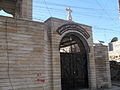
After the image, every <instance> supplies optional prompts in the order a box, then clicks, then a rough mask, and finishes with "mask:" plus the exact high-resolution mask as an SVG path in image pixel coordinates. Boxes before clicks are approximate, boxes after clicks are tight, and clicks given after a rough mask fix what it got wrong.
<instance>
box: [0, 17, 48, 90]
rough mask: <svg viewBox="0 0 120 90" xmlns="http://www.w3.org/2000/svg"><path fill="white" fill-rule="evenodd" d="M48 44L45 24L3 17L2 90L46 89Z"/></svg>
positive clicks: (0, 48) (0, 38) (0, 35)
mask: <svg viewBox="0 0 120 90" xmlns="http://www.w3.org/2000/svg"><path fill="white" fill-rule="evenodd" d="M45 45H46V40H45V31H44V24H43V23H38V22H32V21H25V20H22V19H13V18H7V17H0V90H8V89H9V90H13V89H12V86H13V88H14V89H15V90H34V89H35V90H43V87H45V86H46V85H47V78H46V72H47V71H45V70H46V69H45V63H46V60H47V58H46V56H45V55H46V52H45V50H46V47H45Z"/></svg>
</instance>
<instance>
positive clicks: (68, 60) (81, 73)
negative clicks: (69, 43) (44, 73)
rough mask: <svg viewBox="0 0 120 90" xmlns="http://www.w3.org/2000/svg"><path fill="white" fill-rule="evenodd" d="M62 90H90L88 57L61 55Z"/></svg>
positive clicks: (78, 54) (70, 54)
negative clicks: (87, 89)
mask: <svg viewBox="0 0 120 90" xmlns="http://www.w3.org/2000/svg"><path fill="white" fill-rule="evenodd" d="M60 56H61V82H62V90H74V89H81V88H88V72H87V57H86V55H85V54H80V53H60Z"/></svg>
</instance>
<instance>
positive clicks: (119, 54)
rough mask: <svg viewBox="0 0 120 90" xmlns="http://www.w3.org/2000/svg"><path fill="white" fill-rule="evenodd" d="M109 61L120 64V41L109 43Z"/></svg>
mask: <svg viewBox="0 0 120 90" xmlns="http://www.w3.org/2000/svg"><path fill="white" fill-rule="evenodd" d="M109 60H110V61H117V62H120V41H115V42H110V43H109Z"/></svg>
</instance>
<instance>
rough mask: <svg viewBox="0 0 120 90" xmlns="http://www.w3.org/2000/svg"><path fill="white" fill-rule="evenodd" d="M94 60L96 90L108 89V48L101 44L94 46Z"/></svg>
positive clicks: (109, 81) (109, 85) (109, 83)
mask: <svg viewBox="0 0 120 90" xmlns="http://www.w3.org/2000/svg"><path fill="white" fill-rule="evenodd" d="M94 58H95V66H96V81H97V88H110V87H111V77H110V66H109V59H108V47H107V46H104V45H102V44H95V45H94Z"/></svg>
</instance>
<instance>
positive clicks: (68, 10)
mask: <svg viewBox="0 0 120 90" xmlns="http://www.w3.org/2000/svg"><path fill="white" fill-rule="evenodd" d="M66 11H67V20H70V21H72V15H71V13H72V10H71V9H70V8H66Z"/></svg>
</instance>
